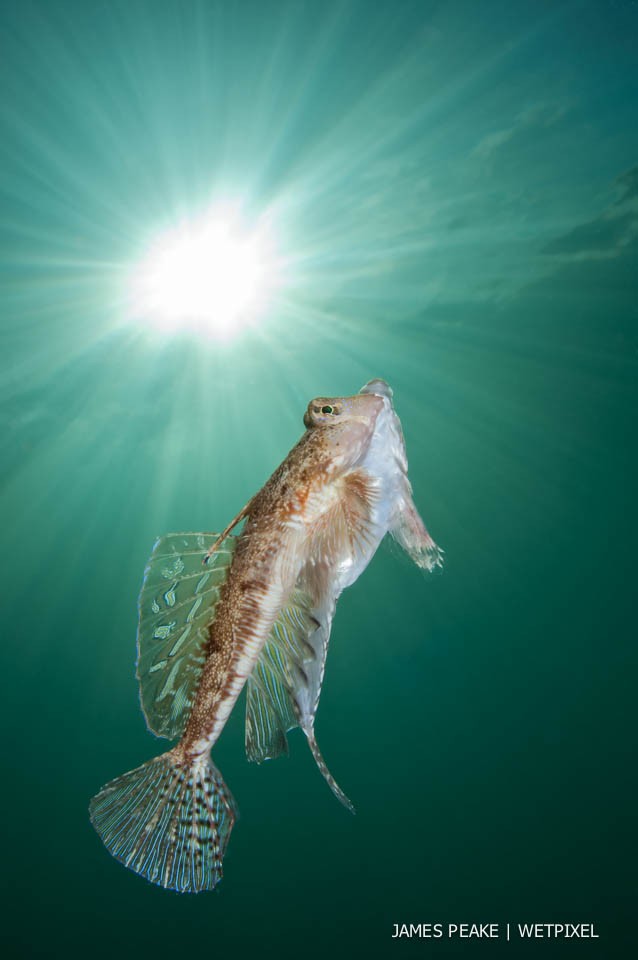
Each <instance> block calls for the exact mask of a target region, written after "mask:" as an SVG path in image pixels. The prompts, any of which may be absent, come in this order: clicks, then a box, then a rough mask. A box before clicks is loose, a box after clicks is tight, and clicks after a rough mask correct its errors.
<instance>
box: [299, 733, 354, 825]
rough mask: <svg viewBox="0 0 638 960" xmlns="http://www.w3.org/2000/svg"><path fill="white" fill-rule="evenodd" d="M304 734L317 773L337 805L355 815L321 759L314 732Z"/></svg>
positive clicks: (351, 805)
mask: <svg viewBox="0 0 638 960" xmlns="http://www.w3.org/2000/svg"><path fill="white" fill-rule="evenodd" d="M304 733H305V734H306V737H307V738H308V745H309V747H310V749H311V751H312V755H313V757H314V758H315V761H316V764H317V766H318V767H319V771H320V773H321V775H322V777H323V778H324V780H325V781H326V783H327V784H328V786H329V787H330V789H331V790H332V792H333V793H334V795H335V797H336V798H337V800H338V801H339V803H342V804H343V805H344V807H345V808H346V810H349V811H350V813H355V809H354V806H353V804H352V803H351V801H350V800H348V798H347V797H346V795H345V793H344V792H343V790H342V789H341V787H340V786H339V784H338V783H337V781H336V780H335V778H334V777H333V776H332V774H331V773H330V771H329V770H328V767H327V766H326V761H325V760H324V759H323V756H322V753H321V750H320V749H319V746H318V744H317V741H316V739H315V734H314V731H313V730H306V731H304Z"/></svg>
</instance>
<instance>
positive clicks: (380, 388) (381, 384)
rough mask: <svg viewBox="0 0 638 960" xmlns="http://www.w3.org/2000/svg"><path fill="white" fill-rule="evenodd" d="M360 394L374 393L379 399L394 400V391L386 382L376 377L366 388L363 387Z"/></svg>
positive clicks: (369, 381)
mask: <svg viewBox="0 0 638 960" xmlns="http://www.w3.org/2000/svg"><path fill="white" fill-rule="evenodd" d="M359 393H372V394H374V395H375V396H377V397H386V398H387V399H388V400H392V393H393V391H392V387H391V386H390V384H389V383H388V382H387V381H386V380H382V379H381V377H375V378H374V379H373V380H368V382H367V383H366V384H365V386H363V387H361V389H360V390H359Z"/></svg>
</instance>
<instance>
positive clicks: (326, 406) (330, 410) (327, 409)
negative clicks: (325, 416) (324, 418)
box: [321, 404, 333, 413]
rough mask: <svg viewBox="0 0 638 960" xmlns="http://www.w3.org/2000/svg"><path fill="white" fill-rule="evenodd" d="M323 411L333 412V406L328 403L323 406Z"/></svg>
mask: <svg viewBox="0 0 638 960" xmlns="http://www.w3.org/2000/svg"><path fill="white" fill-rule="evenodd" d="M321 412H322V413H332V412H333V408H332V407H331V406H329V405H328V404H326V405H325V407H322V408H321Z"/></svg>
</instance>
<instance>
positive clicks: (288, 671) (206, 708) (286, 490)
mask: <svg viewBox="0 0 638 960" xmlns="http://www.w3.org/2000/svg"><path fill="white" fill-rule="evenodd" d="M304 425H305V427H306V432H305V433H304V435H303V436H302V438H301V439H300V440H299V442H298V443H297V445H296V446H295V447H293V449H292V450H291V452H290V453H289V454H288V456H287V457H286V459H285V460H284V462H283V463H282V464H281V466H280V467H278V469H277V470H276V471H275V473H274V474H273V475H272V477H271V478H270V479H269V480H268V482H267V483H266V484H265V485H264V486H263V487H262V489H261V490H260V491H259V493H257V494H256V495H255V496H254V497H253V498H252V500H250V501H249V502H248V503H247V504H246V506H245V507H244V508H243V509H242V510H241V511H240V513H239V514H238V515H237V516H236V517H235V519H234V520H233V521H232V523H231V524H230V525H229V526H228V527H227V528H226V530H224V532H223V533H222V534H220V535H219V536H216V535H215V534H169V535H168V536H166V537H162V538H161V539H160V540H158V541H157V543H156V544H155V548H154V550H153V553H152V555H151V558H150V560H149V564H148V566H147V569H146V576H145V580H144V586H143V588H142V592H141V595H140V601H139V618H140V619H139V630H138V661H137V675H138V680H139V683H140V698H141V703H142V709H143V711H144V714H145V717H146V721H147V724H148V726H149V729H150V730H151V731H152V732H153V733H155V734H157V735H158V736H161V737H167V738H168V739H174V740H178V741H179V742H178V743H177V745H176V746H174V747H173V748H172V749H171V750H169V751H168V752H167V753H164V754H162V755H161V756H159V757H157V758H156V759H154V760H150V761H149V762H148V763H145V764H144V765H143V766H141V767H138V768H137V769H136V770H132V771H130V772H129V773H125V774H124V775H123V776H121V777H118V779H116V780H113V781H111V782H110V783H108V784H107V785H106V786H105V787H103V789H102V790H101V791H100V793H98V795H97V796H96V797H94V798H93V800H92V801H91V806H90V812H91V821H92V823H93V826H94V827H95V829H96V830H97V832H98V833H99V835H100V836H101V838H102V840H103V841H104V843H105V845H106V847H107V848H108V850H109V851H110V852H111V853H112V854H113V856H115V857H116V858H117V859H118V860H121V861H122V862H123V863H124V864H125V865H126V866H127V867H130V868H131V869H132V870H134V871H135V872H136V873H139V874H141V875H142V876H144V877H146V879H148V880H150V881H151V882H153V883H157V884H160V885H161V886H163V887H167V888H169V889H172V890H178V891H180V892H186V891H188V892H198V891H200V890H210V889H212V888H213V887H214V886H215V884H216V883H217V881H218V880H219V879H220V878H221V875H222V859H223V856H224V853H225V850H226V845H227V843H228V838H229V836H230V832H231V829H232V826H233V824H234V821H235V818H236V807H235V803H234V800H233V798H232V796H231V794H230V792H229V790H228V788H227V787H226V785H225V783H224V781H223V780H222V777H221V775H220V773H219V772H218V770H217V769H216V767H215V766H214V764H213V763H212V760H211V758H210V750H211V747H212V746H213V745H214V744H215V742H216V740H217V738H218V737H219V735H220V733H221V731H222V729H223V727H224V724H225V723H226V720H227V719H228V716H229V714H230V712H231V710H232V709H233V707H234V705H235V703H236V701H237V698H238V696H239V694H240V692H241V690H242V688H243V687H244V685H246V687H247V700H246V751H247V754H248V758H249V759H250V760H256V761H258V762H260V761H262V760H265V759H267V758H269V757H276V756H278V755H279V754H280V753H282V752H283V751H287V739H286V733H287V731H288V730H290V729H292V728H293V727H295V726H299V727H301V729H302V730H303V732H304V733H305V735H306V737H307V739H308V743H309V745H310V748H311V750H312V753H313V755H314V757H315V759H316V761H317V764H318V766H319V769H320V770H321V773H322V774H323V776H324V777H325V778H326V780H327V781H328V783H329V785H330V787H331V789H332V790H333V792H334V793H335V794H336V796H337V797H338V798H339V799H340V800H341V801H342V803H344V804H345V805H346V806H347V807H348V808H350V809H352V805H351V804H350V801H349V800H348V799H347V797H346V796H345V795H344V793H343V792H342V791H341V789H340V788H339V786H338V785H337V784H336V782H335V780H334V778H333V777H332V775H331V774H330V772H329V771H328V769H327V767H326V764H325V762H324V760H323V757H322V756H321V753H320V752H319V748H318V746H317V742H316V739H315V734H314V719H315V713H316V710H317V704H318V702H319V696H320V693H321V685H322V681H323V674H324V667H325V660H326V653H327V647H328V640H329V637H330V629H331V625H332V618H333V615H334V611H335V605H336V601H337V598H338V597H339V594H340V593H341V592H342V590H343V589H344V588H345V587H347V586H349V585H350V584H351V583H353V582H354V581H355V580H356V579H357V577H358V576H359V574H360V573H361V572H362V571H363V570H364V569H365V567H366V566H367V564H368V563H369V562H370V560H371V558H372V556H373V554H374V552H375V550H376V549H377V547H378V545H379V543H380V541H381V540H382V538H383V537H384V536H385V534H386V533H388V532H390V533H391V534H392V535H393V536H394V537H395V539H396V540H397V541H398V542H399V543H400V544H401V546H403V548H404V549H405V550H406V551H407V553H408V554H409V555H410V556H411V557H412V559H413V560H414V561H415V562H416V563H417V564H418V565H419V566H421V567H423V568H426V569H432V568H433V567H434V566H436V565H438V564H440V563H441V551H440V550H439V549H438V548H437V547H436V545H435V544H434V542H433V541H432V539H431V537H430V536H429V534H428V532H427V530H426V528H425V526H424V524H423V522H422V520H421V518H420V517H419V514H418V512H417V510H416V507H415V506H414V503H413V501H412V491H411V487H410V483H409V481H408V476H407V460H406V455H405V444H404V441H403V435H402V432H401V425H400V423H399V419H398V417H397V415H396V413H395V412H394V408H393V405H392V391H391V390H390V388H389V387H388V385H387V384H386V383H385V382H384V381H383V380H373V381H371V382H370V383H368V384H366V386H365V387H364V388H363V389H362V390H361V392H360V393H359V394H357V395H356V396H353V397H341V398H337V399H335V398H323V397H320V398H318V399H316V400H313V401H311V403H310V404H309V405H308V409H307V411H306V414H305V416H304ZM241 521H245V524H244V527H243V529H242V531H241V533H240V534H239V535H238V536H234V535H233V534H232V532H231V531H232V530H233V528H234V527H235V526H236V525H237V524H239V523H240V522H241Z"/></svg>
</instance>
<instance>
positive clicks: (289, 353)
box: [0, 0, 638, 958]
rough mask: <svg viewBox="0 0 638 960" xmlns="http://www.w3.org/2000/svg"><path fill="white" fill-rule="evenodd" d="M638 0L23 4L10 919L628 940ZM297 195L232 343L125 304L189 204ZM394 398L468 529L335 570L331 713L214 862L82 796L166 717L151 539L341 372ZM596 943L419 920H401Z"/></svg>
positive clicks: (6, 302)
mask: <svg viewBox="0 0 638 960" xmlns="http://www.w3.org/2000/svg"><path fill="white" fill-rule="evenodd" d="M637 34H638V6H637V5H636V3H631V2H623V0H617V2H607V3H603V2H572V3H567V4H560V3H555V2H551V3H542V2H536V0H535V2H515V3H505V2H503V3H498V2H487V3H485V4H476V3H469V2H467V3H456V2H451V3H447V2H446V3H436V2H426V0H423V2H415V3H409V2H394V3H384V2H377V3H371V2H370V3H359V4H357V3H353V2H346V3H341V4H333V3H321V4H320V3H303V2H291V3H285V2H266V0H264V2H260V3H257V2H255V3H248V2H235V3H215V2H208V3H205V2H201V3H191V2H184V3H173V2H159V0H158V2H153V3H151V2H148V3H138V2H128V3H123V2H114V3H98V2H92V0H85V2H77V3H74V2H71V0H59V2H24V3H20V4H15V3H10V2H5V3H2V4H1V5H0V78H1V82H0V106H1V110H0V174H1V175H0V202H1V210H2V216H1V218H0V246H1V250H2V261H1V267H0V271H1V272H0V283H1V291H0V293H1V297H2V310H1V324H2V360H3V372H2V379H1V396H2V407H1V418H2V427H3V430H2V441H1V443H2V447H1V449H2V468H3V488H2V489H3V492H2V501H1V504H2V506H1V509H2V531H3V541H4V545H3V552H2V555H3V572H2V600H3V614H2V645H1V649H2V658H3V664H2V678H3V698H2V702H3V707H4V709H5V710H6V719H5V720H4V725H3V726H4V730H3V733H4V737H3V739H4V744H5V751H4V759H3V769H2V778H1V779H2V784H3V787H2V795H3V801H4V803H5V807H6V812H5V814H4V818H3V823H4V827H5V839H4V841H3V870H2V874H3V881H4V884H5V887H6V890H5V892H4V895H3V898H2V907H3V908H4V911H5V919H4V920H3V924H2V943H3V954H4V955H6V956H16V957H23V956H24V957H88V956H91V957H107V956H108V957H111V958H112V957H134V956H135V957H149V958H150V957H158V956H159V957H181V956H186V955H190V956H193V955H195V956H206V957H208V956H211V957H217V956H226V957H230V956H241V957H244V956H257V955H259V956H264V955H265V956H270V955H273V956H275V955H276V956H279V957H292V956H293V955H294V956H296V957H300V958H304V957H308V958H314V957H326V956H339V957H341V956H344V957H348V956H352V957H355V956H357V957H358V956H369V957H376V956H380V957H395V956H403V955H408V954H409V955H411V956H430V955H434V956H447V955H463V956H465V955H468V956H474V955H480V956H486V957H487V956H494V955H501V954H503V953H508V954H509V955H510V956H512V957H519V956H528V955H530V956H545V955H546V954H549V955H563V954H565V955H569V956H572V955H573V956H599V957H605V958H610V957H611V958H613V957H617V956H618V957H625V956H628V955H629V954H630V952H631V944H632V943H633V942H634V941H635V918H636V880H635V877H636V868H635V862H636V861H635V842H634V841H635V821H634V815H635V788H636V782H635V780H636V778H635V751H633V752H632V748H633V747H634V746H635V743H634V739H635V738H634V729H633V728H634V727H635V714H634V711H633V710H632V707H633V706H634V703H635V680H634V677H632V672H633V670H634V669H635V667H636V653H635V601H634V597H635V587H634V576H635V543H636V533H637V530H636V514H635V510H634V499H635V489H636V472H637V471H636V466H637V457H636V448H635V422H634V420H633V417H634V416H635V405H636V365H637V364H636V361H637V357H638V353H637V342H636V319H637V316H636V314H637V302H638V298H637V284H636V277H638V263H637V260H638V258H637V256H636V253H637V237H638V229H637V228H638V167H637V166H636V164H637V163H638V124H637V123H636V103H637V95H638V79H637V77H638V75H637V73H636V69H635V50H636V43H637V40H638V36H637ZM226 194H232V195H233V196H235V197H241V198H242V202H243V204H244V207H245V211H246V216H247V219H248V220H250V218H251V216H252V217H255V218H258V217H259V216H260V215H262V213H263V212H264V211H265V210H271V211H274V217H275V221H276V224H277V229H278V231H279V236H280V243H281V248H282V250H283V251H284V252H285V255H286V257H287V259H288V261H289V276H288V281H287V283H286V284H285V285H284V286H283V287H282V289H281V290H280V291H279V293H278V294H277V299H276V300H275V302H274V303H273V304H271V308H270V310H269V311H268V312H267V314H266V315H265V316H264V317H263V322H262V323H261V324H256V325H255V326H254V328H252V329H249V330H247V331H245V332H244V333H242V334H241V335H240V336H238V337H237V338H236V339H235V340H232V341H230V342H225V343H220V342H217V341H215V340H210V339H209V340H205V339H202V338H200V337H197V336H195V335H193V334H192V333H188V332H184V333H181V334H176V335H174V336H168V335H160V334H159V333H158V332H157V331H155V330H154V328H153V327H152V326H150V325H146V326H145V325H144V323H141V322H140V321H139V318H137V319H134V318H132V317H131V316H130V311H129V310H128V308H127V305H126V297H125V295H124V293H123V290H124V289H125V278H126V276H127V271H128V270H129V268H130V265H131V264H132V263H134V262H135V260H136V259H137V258H138V257H139V255H140V251H141V250H143V249H144V248H145V246H146V244H147V243H148V241H149V238H150V237H152V236H153V235H154V233H155V232H156V231H157V230H158V229H161V228H163V227H164V226H165V225H166V224H167V223H170V222H172V221H173V220H174V218H175V217H176V216H177V215H182V214H183V215H187V216H190V215H196V214H197V211H198V210H200V209H202V207H203V206H204V205H205V204H206V203H207V202H209V200H210V198H211V197H220V196H221V197H224V196H225V195H226ZM373 376H374V377H376V376H381V377H384V378H385V379H387V380H388V381H389V382H390V383H391V384H392V386H393V388H394V391H395V402H396V407H397V410H398V412H399V414H400V416H401V418H402V421H403V426H404V431H405V435H406V440H407V446H408V455H409V458H410V471H411V479H412V484H413V487H414V492H415V499H416V502H417V504H418V505H419V507H420V509H421V511H422V514H423V517H424V519H425V521H426V523H427V524H428V526H429V528H430V530H431V532H432V534H433V536H434V537H435V539H436V540H437V541H438V542H439V543H440V544H441V545H442V546H443V547H444V549H445V551H446V565H445V568H444V570H443V572H442V573H440V574H437V575H434V576H430V577H429V578H425V577H423V576H422V575H421V574H420V573H419V572H418V571H417V570H416V569H415V568H413V567H412V566H411V565H410V564H409V563H408V562H407V561H405V560H404V559H403V558H402V557H401V556H400V555H399V554H398V552H397V551H392V550H391V549H385V548H382V549H381V550H380V551H379V553H378V554H377V556H376V557H375V558H374V560H373V562H372V563H371V565H370V567H369V568H368V570H367V571H366V572H365V573H364V575H363V576H362V577H361V579H360V580H359V581H358V582H357V583H356V584H355V585H354V587H353V588H352V589H350V590H349V591H347V592H346V593H345V594H344V596H343V597H342V599H341V601H340V604H339V607H338V611H337V616H336V619H335V623H334V629H333V634H332V644H331V649H330V654H329V659H328V666H327V672H326V680H325V685H324V692H323V695H322V700H321V704H320V708H319V713H318V725H317V731H318V737H319V741H320V743H321V746H322V749H323V752H324V754H325V756H326V759H327V760H328V763H329V764H330V767H331V769H332V770H333V772H334V774H335V776H336V777H337V779H338V781H339V783H340V784H341V785H342V786H343V788H344V790H345V791H346V792H347V793H348V795H349V796H350V797H351V798H352V800H353V801H354V803H355V805H356V807H357V816H356V817H354V818H353V817H351V816H350V815H348V814H347V812H346V811H344V810H343V809H342V808H341V807H340V806H339V804H338V803H337V802H336V801H335V800H334V798H333V797H332V796H331V794H330V792H329V790H328V789H327V787H326V785H325V783H324V782H323V781H322V779H321V777H320V776H319V774H318V772H317V770H316V768H315V766H314V764H313V761H312V758H311V756H310V754H309V751H308V750H307V747H306V745H305V743H304V742H303V737H302V736H301V735H300V734H299V733H298V732H296V733H293V734H292V735H291V755H290V757H289V758H288V759H281V760H277V761H274V762H271V763H267V764H264V765H263V766H261V767H257V766H253V765H249V764H248V763H247V762H246V760H245V756H244V753H243V716H242V710H243V704H240V706H239V707H238V709H237V710H236V711H235V713H234V714H233V716H232V717H231V719H230V721H229V723H228V725H227V728H226V730H225V732H224V734H223V736H222V738H221V740H220V742H219V744H218V745H217V747H216V749H215V761H216V763H217V765H218V766H219V768H220V770H221V771H222V773H223V776H224V778H225V780H226V782H227V783H228V785H229V787H230V789H231V790H232V791H233V793H234V795H235V797H236V799H237V802H238V804H239V807H240V810H241V819H240V821H239V822H238V824H237V825H236V827H235V830H234V832H233V835H232V838H231V842H230V846H229V851H228V854H227V857H226V862H225V877H224V880H223V882H222V884H221V886H220V888H219V891H218V893H214V894H210V895H200V896H198V897H188V896H182V897H180V896H177V895H172V894H170V893H167V892H165V891H163V890H161V889H158V888H155V887H152V886H150V885H148V884H146V883H145V882H144V881H142V880H141V879H140V878H138V877H136V876H135V875H133V874H132V873H130V872H129V871H127V870H125V869H124V868H123V867H122V866H121V865H119V864H118V863H116V862H115V861H114V860H113V859H112V858H111V857H110V856H109V855H108V854H107V853H106V851H105V850H104V849H103V847H102V845H101V843H100V841H99V839H98V838H97V836H96V835H95V834H94V832H93V830H92V829H91V827H90V825H89V822H88V817H87V804H88V799H89V797H90V796H91V795H92V794H93V793H94V792H95V791H96V790H97V789H98V788H99V787H100V786H101V784H103V783H104V782H105V781H106V780H108V779H110V778H111V777H114V776H116V775H117V774H119V773H121V772H123V771H124V770H127V769H129V768H131V767H133V766H136V765H137V764H139V763H140V762H142V761H144V760H145V759H147V758H149V757H150V756H152V755H153V754H154V753H157V752H160V750H161V749H162V745H161V742H159V741H155V740H154V739H153V738H152V737H151V736H150V735H149V734H148V733H147V732H146V731H145V728H144V722H143V718H142V716H141V713H140V710H139V707H138V695H137V689H136V682H135V678H134V656H135V629H136V598H137V593H138V590H139V587H140V584H141V577H142V571H143V568H144V564H145V562H146V559H147V556H148V554H149V553H150V550H151V548H152V545H153V542H154V539H155V537H156V536H157V535H158V534H160V533H163V532H167V531H170V530H207V531H211V530H216V529H219V528H220V527H222V526H223V525H224V524H225V523H226V522H227V521H228V520H229V519H230V518H231V517H232V516H233V515H234V513H235V512H236V511H237V510H238V509H239V508H240V507H241V506H242V505H243V504H244V502H245V501H246V500H247V499H248V498H249V497H250V496H251V495H252V494H253V493H254V492H255V491H256V490H257V489H258V488H259V487H260V486H261V484H262V483H263V482H264V480H265V479H266V478H267V476H268V475H269V474H270V473H271V471H272V470H273V469H274V468H275V467H276V466H277V464H278V463H279V462H280V461H281V459H282V458H283V457H284V456H285V454H286V453H287V452H288V450H289V449H290V447H291V446H292V445H293V443H294V442H295V441H296V440H297V438H298V436H299V435H300V433H301V431H302V429H303V427H302V422H301V418H302V414H303V411H304V409H305V405H306V403H307V402H308V400H309V399H310V398H311V397H312V396H315V395H317V394H322V395H334V394H337V395H339V394H348V393H353V392H355V391H356V390H358V389H359V388H360V387H361V385H362V384H363V383H364V382H365V381H366V380H368V379H370V378H371V377H373ZM552 921H563V922H564V921H569V922H572V923H581V922H582V923H594V924H595V929H596V932H597V933H598V934H599V939H598V940H592V941H582V942H578V941H573V940H572V941H560V942H557V943H551V942H547V941H543V942H541V941H538V942H536V943H535V944H530V945H527V944H521V943H520V941H519V942H515V943H510V944H507V943H505V942H504V941H503V940H502V939H501V940H499V941H498V942H493V941H483V942H475V941H472V942H469V941H464V942H459V941H456V940H448V939H446V938H442V939H440V940H416V939H413V940H400V941H399V940H392V939H391V934H392V932H393V930H394V924H396V923H415V924H416V923H425V922H430V923H439V922H442V923H445V922H464V923H471V922H483V923H485V922H497V923H500V924H501V934H502V936H503V935H504V925H505V923H507V922H510V923H512V924H516V923H519V922H552Z"/></svg>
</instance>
